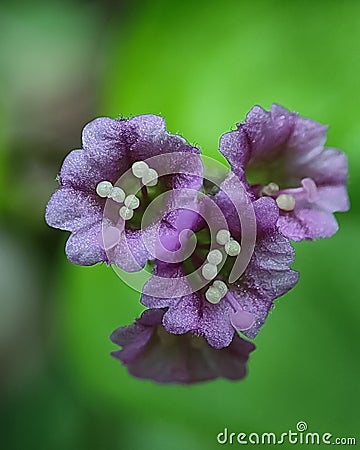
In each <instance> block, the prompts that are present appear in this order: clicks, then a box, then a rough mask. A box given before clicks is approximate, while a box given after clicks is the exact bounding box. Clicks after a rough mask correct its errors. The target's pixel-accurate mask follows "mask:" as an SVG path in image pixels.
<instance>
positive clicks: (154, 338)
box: [111, 309, 255, 384]
mask: <svg viewBox="0 0 360 450" xmlns="http://www.w3.org/2000/svg"><path fill="white" fill-rule="evenodd" d="M164 312H165V311H164V310H162V309H152V310H151V309H150V310H146V311H144V312H143V314H142V316H141V317H140V318H139V319H137V320H136V321H135V322H134V323H133V324H132V325H129V326H126V327H120V328H118V329H117V330H115V331H114V332H113V333H112V335H111V340H112V341H113V342H114V343H115V344H117V345H120V346H122V349H121V350H118V351H115V352H112V355H113V356H114V357H115V358H117V359H119V360H120V361H121V362H122V363H123V364H124V365H125V366H127V368H128V371H129V373H130V374H131V375H133V376H135V377H138V378H143V379H147V380H154V381H156V382H158V383H183V384H190V383H197V382H200V381H207V380H212V379H214V378H219V377H222V378H228V379H230V380H240V379H242V378H244V377H245V375H246V362H247V360H248V358H249V354H250V352H252V351H253V350H254V349H255V346H254V345H253V344H252V343H251V342H248V341H245V340H244V339H241V338H240V337H239V336H237V335H235V336H234V338H233V340H232V341H231V343H230V345H229V346H228V347H227V348H224V349H221V350H218V349H215V348H213V347H211V346H209V345H208V344H207V342H206V340H205V339H204V338H203V337H201V336H195V335H193V334H191V333H186V334H182V335H174V334H170V333H168V332H167V331H166V330H165V328H164V327H163V325H162V318H163V315H164Z"/></svg>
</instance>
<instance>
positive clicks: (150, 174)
mask: <svg viewBox="0 0 360 450" xmlns="http://www.w3.org/2000/svg"><path fill="white" fill-rule="evenodd" d="M158 177H159V175H158V173H157V172H156V170H155V169H148V171H147V172H146V173H145V175H144V176H143V177H142V178H141V181H142V183H143V185H144V186H155V185H156V184H157V182H158Z"/></svg>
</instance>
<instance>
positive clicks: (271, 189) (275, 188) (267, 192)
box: [261, 182, 280, 195]
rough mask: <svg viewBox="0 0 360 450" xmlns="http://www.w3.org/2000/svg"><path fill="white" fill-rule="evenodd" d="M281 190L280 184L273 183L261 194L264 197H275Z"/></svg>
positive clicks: (265, 187)
mask: <svg viewBox="0 0 360 450" xmlns="http://www.w3.org/2000/svg"><path fill="white" fill-rule="evenodd" d="M279 189H280V188H279V185H278V184H276V183H273V182H271V183H269V184H267V185H266V186H264V187H263V188H262V189H261V193H262V194H264V195H273V194H276V192H278V191H279Z"/></svg>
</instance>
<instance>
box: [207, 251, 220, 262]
mask: <svg viewBox="0 0 360 450" xmlns="http://www.w3.org/2000/svg"><path fill="white" fill-rule="evenodd" d="M207 260H208V261H209V263H210V264H214V265H215V266H217V265H219V264H220V263H221V261H222V260H223V255H222V253H221V251H220V250H218V249H215V250H211V252H209V253H208V255H207Z"/></svg>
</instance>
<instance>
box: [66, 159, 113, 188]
mask: <svg viewBox="0 0 360 450" xmlns="http://www.w3.org/2000/svg"><path fill="white" fill-rule="evenodd" d="M117 179H118V171H117V168H116V167H111V166H108V165H106V164H103V163H102V162H98V161H96V160H94V159H90V158H88V157H87V156H86V153H85V151H84V150H73V151H72V152H70V153H69V154H68V156H67V157H66V158H65V160H64V162H63V165H62V167H61V171H60V182H61V185H62V186H67V187H72V188H74V189H78V190H82V191H86V192H89V193H92V194H95V192H96V186H97V184H98V183H100V181H104V180H106V181H111V182H112V183H115V182H116V180H117Z"/></svg>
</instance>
